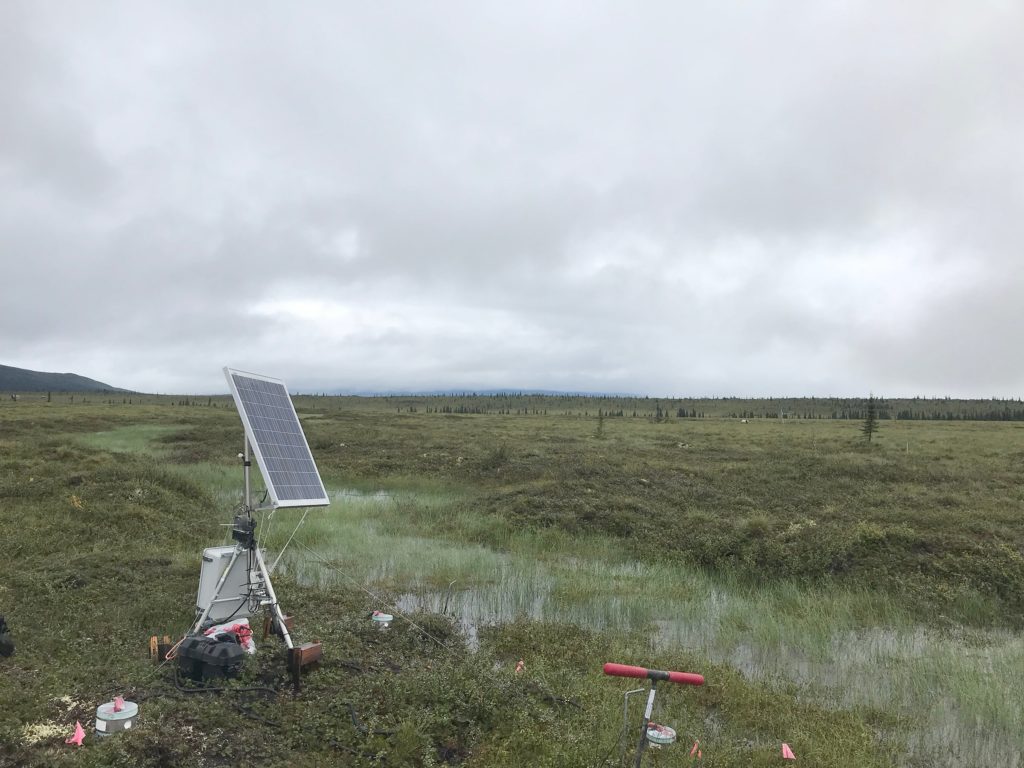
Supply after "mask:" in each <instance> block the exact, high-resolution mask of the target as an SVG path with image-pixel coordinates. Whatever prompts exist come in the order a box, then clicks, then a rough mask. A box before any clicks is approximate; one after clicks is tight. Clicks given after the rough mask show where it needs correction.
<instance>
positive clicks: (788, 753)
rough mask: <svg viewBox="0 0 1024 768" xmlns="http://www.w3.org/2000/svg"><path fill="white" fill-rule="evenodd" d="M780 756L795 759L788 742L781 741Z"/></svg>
mask: <svg viewBox="0 0 1024 768" xmlns="http://www.w3.org/2000/svg"><path fill="white" fill-rule="evenodd" d="M782 756H783V757H784V758H785V759H786V760H796V755H794V754H793V750H792V749H790V748H789V744H787V743H786V742H782Z"/></svg>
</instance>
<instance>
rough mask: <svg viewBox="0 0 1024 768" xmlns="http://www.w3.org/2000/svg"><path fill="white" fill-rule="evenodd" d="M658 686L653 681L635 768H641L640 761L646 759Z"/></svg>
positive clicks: (637, 749) (656, 682)
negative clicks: (649, 728) (648, 727)
mask: <svg viewBox="0 0 1024 768" xmlns="http://www.w3.org/2000/svg"><path fill="white" fill-rule="evenodd" d="M657 686H658V681H657V680H653V679H652V680H651V692H650V694H649V695H648V696H647V709H645V710H644V722H643V724H642V725H641V726H640V743H639V744H637V745H636V762H635V763H634V768H640V761H641V760H642V759H643V757H644V749H645V748H646V747H647V726H648V725H649V724H650V722H651V710H653V709H654V692H655V690H654V689H655V688H657Z"/></svg>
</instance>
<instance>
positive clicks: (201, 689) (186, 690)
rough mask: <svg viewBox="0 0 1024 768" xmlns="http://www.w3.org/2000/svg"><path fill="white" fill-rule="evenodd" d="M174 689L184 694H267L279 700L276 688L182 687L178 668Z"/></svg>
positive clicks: (252, 686)
mask: <svg viewBox="0 0 1024 768" xmlns="http://www.w3.org/2000/svg"><path fill="white" fill-rule="evenodd" d="M174 687H175V688H177V689H178V690H179V691H181V692H182V693H265V694H268V695H269V696H271V697H273V698H275V699H276V698H277V691H276V690H275V689H274V688H267V687H266V686H263V685H251V686H247V687H244V688H233V687H227V686H216V685H194V686H188V685H182V684H181V670H180V669H178V668H177V667H175V668H174Z"/></svg>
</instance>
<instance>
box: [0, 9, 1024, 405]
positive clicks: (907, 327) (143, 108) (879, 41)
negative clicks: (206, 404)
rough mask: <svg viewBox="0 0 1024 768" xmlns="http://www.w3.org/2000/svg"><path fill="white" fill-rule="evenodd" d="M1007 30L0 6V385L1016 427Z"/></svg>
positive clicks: (1015, 75)
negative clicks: (980, 405)
mask: <svg viewBox="0 0 1024 768" xmlns="http://www.w3.org/2000/svg"><path fill="white" fill-rule="evenodd" d="M1022 29H1024V4H1021V3H1019V2H1005V3H998V2H992V3H987V2H978V3H961V2H955V3H954V2H935V1H934V0H905V1H904V2H899V3H877V2H872V3H869V2H845V1H844V2H836V1H832V0H814V1H813V2H799V1H797V2H794V1H793V0H786V1H785V2H782V1H780V2H764V3H749V2H728V1H723V0H714V1H712V2H677V1H676V0H669V1H665V2H661V1H657V2H656V1H654V0H651V1H650V2H638V3H621V2H601V1H600V0H586V1H585V2H572V1H571V0H570V1H568V2H559V3H551V2H532V1H531V0H521V1H520V2H515V3H510V2H507V1H506V2H481V1H478V0H473V1H472V2H469V1H467V2H436V3H389V2H383V3H366V2H361V3H355V2H303V3H266V2H252V1H251V0H247V1H246V2H218V3H167V2H160V3H156V2H153V3H149V2H139V1H135V0H133V1H132V2H123V3H108V2H88V3H79V2H59V3H58V2H48V1H47V0H32V1H31V2H18V1H17V0H5V2H3V3H0V201H2V202H0V268H2V270H3V272H2V274H0V363H2V364H6V365H13V366H18V367H22V368H31V369H33V370H43V371H58V372H74V373H78V374H81V375H84V376H89V377H91V378H95V379H99V380H101V381H104V382H106V383H109V384H111V385H114V386H118V387H124V388H129V389H134V390H139V391H147V392H164V393H215V392H226V391H227V385H226V382H225V380H224V376H223V373H222V368H223V366H225V365H228V366H231V367H234V368H240V369H243V370H248V371H253V372H257V373H262V374H266V375H270V376H274V377H278V378H283V379H285V380H286V381H287V382H288V385H289V387H290V388H291V389H292V390H293V391H306V392H313V391H341V390H344V391H416V390H435V389H441V390H454V389H517V390H519V389H553V390H564V391H585V392H620V393H636V394H647V395H654V396H703V395H723V396H724V395H736V396H767V395H791V396H802V395H808V396H809V395H821V396H824V395H866V394H867V393H868V392H873V393H874V394H876V395H881V396H884V397H899V396H914V395H922V396H946V395H949V396H955V397H1018V396H1021V395H1022V394H1024V355H1022V354H1021V348H1022V343H1021V342H1022V341H1024V339H1022V335H1024V323H1022V322H1021V321H1022V319H1024V317H1022V309H1021V306H1022V302H1021V297H1022V296H1024V224H1022V212H1024V141H1022V137H1024V45H1021V44H1020V31H1021V30H1022Z"/></svg>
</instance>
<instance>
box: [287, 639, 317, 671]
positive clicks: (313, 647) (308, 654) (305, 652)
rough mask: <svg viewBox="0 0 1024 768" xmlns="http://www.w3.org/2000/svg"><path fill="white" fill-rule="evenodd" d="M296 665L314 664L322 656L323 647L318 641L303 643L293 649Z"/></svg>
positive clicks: (300, 666)
mask: <svg viewBox="0 0 1024 768" xmlns="http://www.w3.org/2000/svg"><path fill="white" fill-rule="evenodd" d="M293 653H294V656H293V658H294V659H295V664H296V666H298V667H299V669H301V668H302V667H305V666H308V665H310V664H314V663H316V662H318V661H320V659H322V658H323V657H324V647H323V645H321V644H320V642H319V641H317V642H315V643H303V644H302V645H299V646H296V647H295V648H294V649H293Z"/></svg>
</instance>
